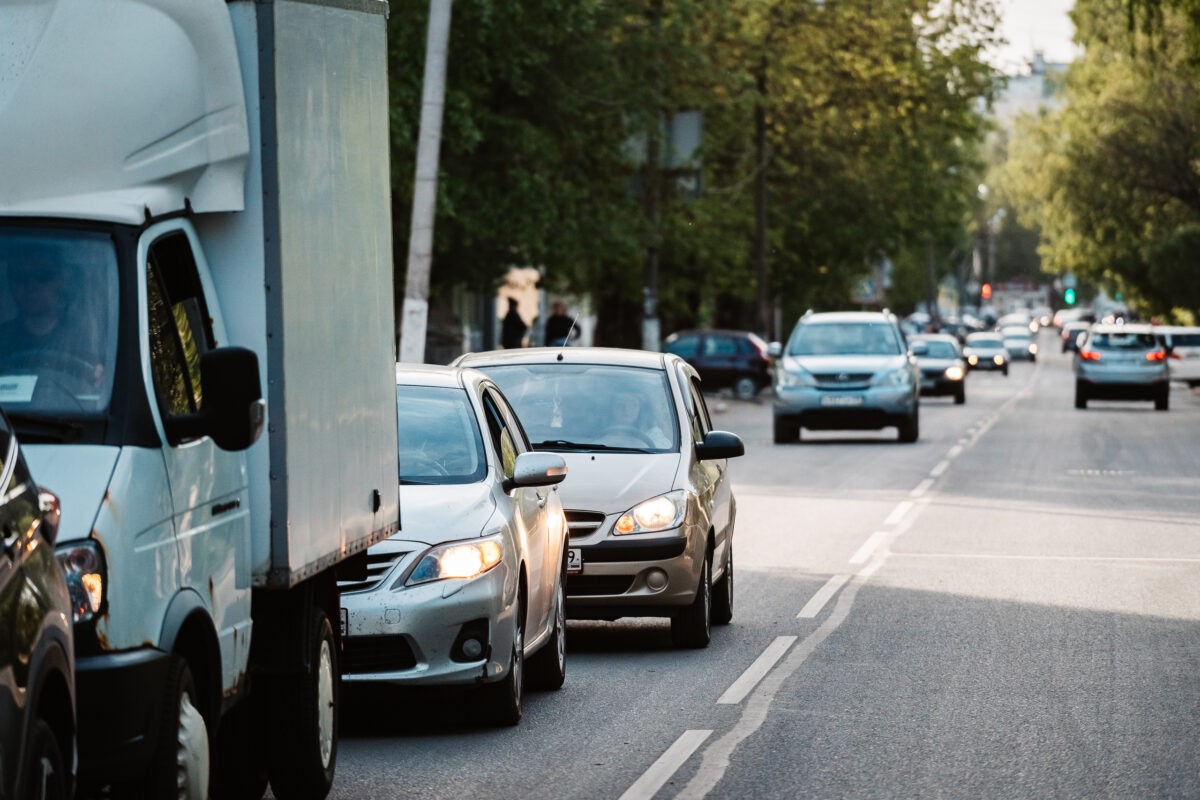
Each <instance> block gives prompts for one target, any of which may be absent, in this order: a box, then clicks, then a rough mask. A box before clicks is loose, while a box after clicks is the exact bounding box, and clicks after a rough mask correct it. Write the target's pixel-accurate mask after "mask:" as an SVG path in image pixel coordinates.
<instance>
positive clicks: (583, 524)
mask: <svg viewBox="0 0 1200 800" xmlns="http://www.w3.org/2000/svg"><path fill="white" fill-rule="evenodd" d="M563 514H564V515H565V516H566V518H567V529H568V531H569V532H570V536H571V538H572V539H582V538H584V537H585V536H591V535H592V534H593V533H595V532H596V531H597V530H598V529H599V528H600V526H601V525H603V524H604V514H602V513H601V512H599V511H564V512H563Z"/></svg>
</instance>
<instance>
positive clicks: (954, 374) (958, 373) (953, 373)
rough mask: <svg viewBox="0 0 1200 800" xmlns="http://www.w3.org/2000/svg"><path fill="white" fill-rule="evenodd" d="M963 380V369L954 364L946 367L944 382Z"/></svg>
mask: <svg viewBox="0 0 1200 800" xmlns="http://www.w3.org/2000/svg"><path fill="white" fill-rule="evenodd" d="M962 379H963V368H962V367H960V366H958V365H957V364H955V365H954V366H952V367H946V380H951V381H961V380H962Z"/></svg>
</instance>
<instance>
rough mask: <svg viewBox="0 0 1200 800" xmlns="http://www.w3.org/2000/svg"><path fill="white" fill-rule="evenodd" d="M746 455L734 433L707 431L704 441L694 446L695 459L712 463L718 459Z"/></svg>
mask: <svg viewBox="0 0 1200 800" xmlns="http://www.w3.org/2000/svg"><path fill="white" fill-rule="evenodd" d="M745 454H746V446H745V445H744V444H742V439H741V437H740V436H738V435H737V434H736V433H730V432H729V431H709V432H708V435H706V436H705V437H704V441H703V442H700V443H699V444H697V445H696V458H698V459H700V460H701V461H712V460H714V459H718V458H737V457H738V456H744V455H745Z"/></svg>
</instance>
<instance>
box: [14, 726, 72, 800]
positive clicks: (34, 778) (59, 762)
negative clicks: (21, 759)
mask: <svg viewBox="0 0 1200 800" xmlns="http://www.w3.org/2000/svg"><path fill="white" fill-rule="evenodd" d="M22 771H23V773H24V777H23V779H22V781H21V786H20V787H19V788H18V789H17V797H22V798H29V800H67V798H69V797H70V796H71V795H70V792H69V786H68V776H67V766H66V762H65V761H64V760H63V754H62V749H61V748H60V747H59V746H58V739H57V738H55V736H54V731H53V730H51V729H50V726H49V725H48V724H47V723H46V721H45V720H44V719H37V720H35V721H34V725H33V731H32V735H31V736H30V737H29V752H28V758H27V760H26V762H25V764H24V767H23V770H22Z"/></svg>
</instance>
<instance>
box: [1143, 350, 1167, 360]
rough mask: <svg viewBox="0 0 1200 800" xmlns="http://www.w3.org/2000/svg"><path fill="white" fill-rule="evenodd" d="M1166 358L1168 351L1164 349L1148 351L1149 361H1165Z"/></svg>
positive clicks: (1147, 358)
mask: <svg viewBox="0 0 1200 800" xmlns="http://www.w3.org/2000/svg"><path fill="white" fill-rule="evenodd" d="M1166 358H1167V353H1166V351H1164V350H1151V351H1150V352H1149V353H1146V360H1147V361H1165V360H1166Z"/></svg>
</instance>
